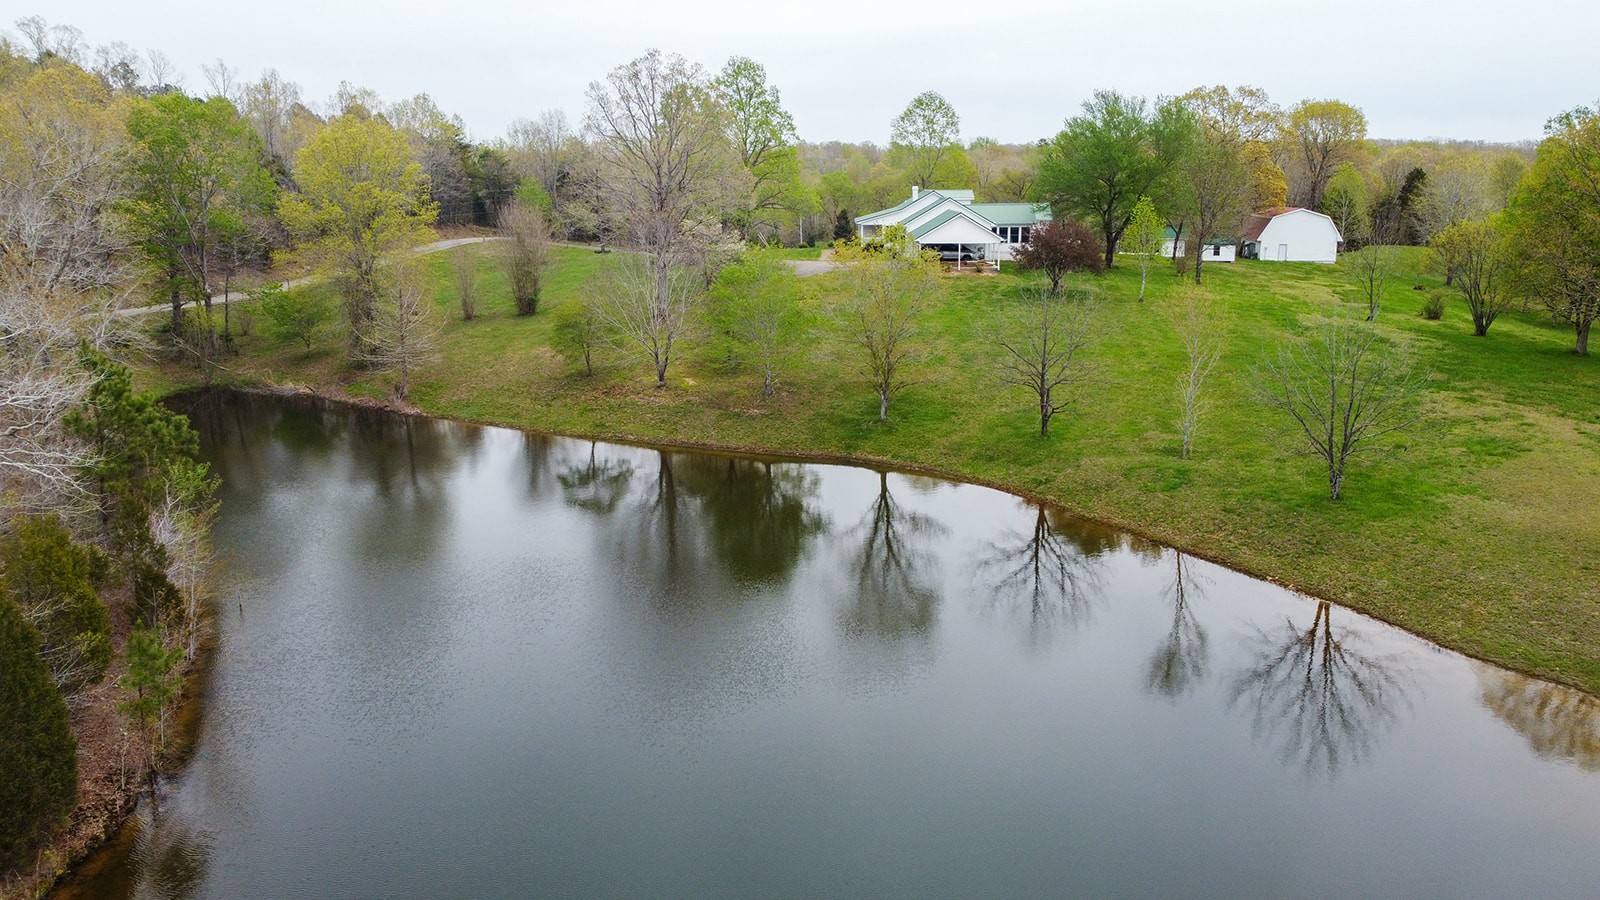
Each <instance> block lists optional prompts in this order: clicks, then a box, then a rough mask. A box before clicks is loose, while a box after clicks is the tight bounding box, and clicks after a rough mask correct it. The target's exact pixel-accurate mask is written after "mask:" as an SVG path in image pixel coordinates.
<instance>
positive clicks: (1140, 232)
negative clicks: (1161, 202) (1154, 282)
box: [1122, 197, 1166, 300]
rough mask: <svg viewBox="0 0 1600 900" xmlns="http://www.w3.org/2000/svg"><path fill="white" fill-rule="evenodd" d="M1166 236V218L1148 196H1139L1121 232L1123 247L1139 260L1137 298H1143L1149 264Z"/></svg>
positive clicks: (1153, 260) (1158, 254) (1159, 251)
mask: <svg viewBox="0 0 1600 900" xmlns="http://www.w3.org/2000/svg"><path fill="white" fill-rule="evenodd" d="M1165 236H1166V220H1165V219H1163V218H1161V214H1160V213H1158V212H1156V205H1155V204H1154V203H1152V202H1151V201H1150V198H1149V197H1140V198H1139V202H1138V203H1135V204H1134V205H1133V217H1132V218H1131V219H1129V220H1128V228H1127V230H1126V231H1124V232H1123V233H1122V241H1123V248H1124V249H1125V250H1126V251H1127V252H1129V253H1132V254H1133V255H1134V258H1136V259H1138V260H1139V299H1140V300H1143V299H1144V289H1145V285H1147V284H1148V283H1149V282H1150V266H1151V265H1153V264H1154V263H1155V259H1156V257H1157V256H1160V255H1161V245H1162V243H1163V242H1164V239H1165Z"/></svg>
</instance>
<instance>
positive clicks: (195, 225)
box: [121, 93, 276, 335]
mask: <svg viewBox="0 0 1600 900" xmlns="http://www.w3.org/2000/svg"><path fill="white" fill-rule="evenodd" d="M128 133H129V135H130V136H131V137H132V138H133V151H134V152H133V160H132V165H131V173H132V182H133V183H132V186H131V187H132V194H131V195H130V196H129V197H128V199H127V200H126V201H125V202H124V203H123V204H122V206H121V209H122V214H123V218H124V220H125V222H126V224H127V228H128V232H129V234H130V236H131V237H132V239H133V243H134V246H135V247H136V248H138V250H139V251H140V255H141V256H142V257H143V260H144V263H145V266H146V268H147V269H148V270H149V272H150V274H151V276H152V281H153V282H154V284H155V285H156V286H157V289H158V291H159V293H160V295H161V296H162V297H163V298H164V299H166V300H167V302H169V303H170V304H171V305H172V331H173V334H174V335H177V334H178V333H179V332H180V331H181V329H182V326H183V307H184V304H185V303H193V304H196V305H202V306H204V307H205V308H206V309H207V310H209V309H210V308H211V294H212V289H213V287H214V286H215V285H214V281H215V279H216V273H217V272H218V270H219V268H220V265H219V263H220V262H221V257H222V256H223V254H224V253H225V251H226V249H227V247H228V246H229V244H230V241H232V240H234V239H236V238H237V237H238V236H240V235H242V234H244V233H245V231H246V230H247V229H248V227H249V222H250V221H251V218H252V216H254V215H259V214H260V213H261V212H263V211H265V210H267V209H269V208H271V205H272V202H273V199H274V195H275V193H276V189H275V185H274V184H273V182H272V178H271V176H270V175H268V174H267V170H266V169H265V168H264V167H263V166H262V164H261V160H262V150H261V147H260V144H259V143H258V142H257V138H256V136H255V135H254V134H253V133H251V131H250V128H249V126H248V125H246V124H245V122H244V121H243V120H241V119H240V118H239V114H238V112H237V111H236V110H235V109H234V108H233V104H232V103H230V102H228V100H227V99H225V98H223V97H213V98H211V99H210V100H203V101H202V100H196V99H193V98H191V97H186V96H184V95H183V94H177V93H173V94H158V95H156V96H155V97H152V98H151V99H149V100H145V101H141V102H139V103H137V104H135V105H134V107H133V110H132V111H131V112H130V113H129V115H128Z"/></svg>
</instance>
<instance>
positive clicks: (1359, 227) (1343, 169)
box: [1322, 163, 1372, 248]
mask: <svg viewBox="0 0 1600 900" xmlns="http://www.w3.org/2000/svg"><path fill="white" fill-rule="evenodd" d="M1371 196H1372V195H1371V192H1370V191H1369V190H1368V189H1367V180H1366V179H1365V178H1362V177H1361V172H1360V171H1359V170H1358V169H1356V167H1355V166H1353V165H1351V164H1350V163H1345V164H1344V165H1342V166H1340V167H1339V169H1338V171H1336V172H1334V173H1333V177H1332V178H1329V179H1328V188H1327V190H1326V191H1324V192H1323V194H1322V211H1323V212H1324V213H1327V214H1328V218H1330V219H1332V220H1333V224H1334V225H1337V226H1338V227H1339V234H1340V236H1341V237H1343V238H1344V241H1345V246H1346V247H1347V248H1354V247H1359V246H1360V245H1361V244H1362V243H1363V242H1365V241H1366V239H1367V237H1368V236H1369V235H1370V234H1371V233H1372V202H1371Z"/></svg>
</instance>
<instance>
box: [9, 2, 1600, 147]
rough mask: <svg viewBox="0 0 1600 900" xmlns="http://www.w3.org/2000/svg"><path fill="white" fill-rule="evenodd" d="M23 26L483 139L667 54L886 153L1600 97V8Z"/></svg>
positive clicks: (774, 6) (948, 5)
mask: <svg viewBox="0 0 1600 900" xmlns="http://www.w3.org/2000/svg"><path fill="white" fill-rule="evenodd" d="M13 9H15V10H16V12H15V13H13V15H12V16H8V17H7V18H12V17H15V16H23V15H43V16H45V17H46V18H47V19H49V20H50V21H51V22H52V23H59V24H69V25H75V26H77V27H78V28H80V29H82V30H83V32H84V36H85V38H86V39H87V41H88V42H89V43H90V44H91V45H93V44H102V43H107V42H110V41H113V40H122V41H126V42H127V43H129V44H131V45H133V46H135V47H137V48H141V49H143V48H156V49H160V50H162V51H164V52H165V53H166V54H167V55H168V56H169V57H170V58H171V59H172V60H173V61H174V62H175V63H176V64H177V65H178V67H179V68H180V69H181V70H182V71H183V72H184V73H185V75H186V82H185V83H186V85H187V86H188V87H190V88H191V89H199V88H202V87H203V86H204V80H203V79H202V77H201V75H200V65H201V64H202V63H204V62H207V61H209V60H212V59H215V58H216V57H219V56H220V57H222V58H223V59H224V60H226V61H227V62H228V63H229V64H230V65H232V66H234V67H236V68H238V69H241V70H243V72H244V73H245V74H246V75H248V76H252V77H253V76H255V75H257V74H259V72H260V71H261V70H262V69H263V68H265V67H268V66H273V67H276V68H277V69H278V70H279V71H280V72H282V73H283V75H284V76H285V77H287V78H289V79H291V80H294V81H297V82H299V83H300V84H301V86H302V88H303V89H304V93H305V95H306V97H308V98H311V99H317V100H321V99H323V98H326V97H328V96H329V95H331V94H332V93H333V90H334V88H335V87H336V86H337V85H338V83H339V81H340V80H348V81H351V82H353V83H355V84H359V85H363V86H366V87H370V88H373V89H374V90H376V91H378V93H379V94H381V95H382V96H383V97H384V98H385V99H399V98H402V97H407V96H410V95H413V94H416V93H418V92H427V93H430V94H432V95H433V96H434V98H435V100H437V101H438V103H439V105H440V106H441V107H443V108H444V109H445V110H447V111H450V112H455V113H458V114H460V115H461V116H462V118H463V119H465V120H466V123H467V126H468V128H469V130H470V131H471V133H472V135H473V136H474V137H475V138H478V139H486V138H492V137H494V136H497V135H499V134H501V133H503V131H504V129H505V126H506V124H507V123H508V122H510V121H511V120H513V119H516V118H519V117H532V116H534V115H536V114H537V113H538V112H540V111H541V110H544V109H550V108H560V109H563V110H565V111H566V112H567V115H568V117H569V118H570V119H571V120H572V121H573V122H574V124H577V123H579V122H581V119H582V112H583V105H584V100H583V92H584V88H585V86H586V85H587V84H588V83H589V82H590V81H593V80H595V79H597V78H600V77H601V76H603V75H604V74H605V73H606V72H607V71H609V70H610V69H611V68H612V67H613V66H615V65H617V64H618V63H621V62H624V61H626V60H628V59H631V58H633V57H635V56H638V55H639V54H641V53H642V52H643V51H644V50H646V49H647V48H650V47H659V48H660V49H662V50H664V51H668V52H677V53H681V54H683V55H685V56H687V57H689V58H690V59H692V60H695V61H698V62H701V63H703V64H705V65H706V66H707V67H708V68H713V69H714V68H717V67H720V66H721V64H722V63H723V61H725V60H726V59H727V58H728V57H729V56H732V55H745V56H751V57H753V58H755V59H757V60H759V61H761V62H762V63H764V64H765V65H766V67H767V71H768V74H769V77H770V78H771V80H772V81H773V83H774V84H776V85H777V86H778V87H779V88H780V90H781V91H782V92H783V99H784V102H785V104H786V105H787V106H788V107H789V109H790V111H791V112H793V114H794V117H795V121H796V123H797V125H798V127H799V130H800V134H801V136H802V137H803V138H806V139H808V140H828V139H835V138H837V139H841V140H850V141H860V140H870V141H876V142H878V143H886V142H887V140H888V130H889V120H890V119H891V118H892V117H893V116H894V115H895V114H896V113H898V112H899V111H900V110H901V109H902V108H904V106H905V104H906V103H907V102H908V101H909V100H910V99H911V98H912V97H913V96H915V95H916V94H918V93H920V92H922V91H925V90H936V91H939V92H940V93H942V94H944V95H945V96H946V97H947V98H949V100H950V101H951V102H952V103H953V104H954V105H955V107H956V109H957V110H958V111H959V112H960V114H961V122H962V133H963V136H964V137H965V138H969V139H970V138H972V137H975V136H977V135H990V136H993V137H997V138H999V139H1000V140H1003V141H1030V140H1034V139H1037V138H1039V137H1044V136H1048V135H1051V134H1053V133H1054V132H1055V131H1056V130H1058V129H1059V128H1060V125H1061V121H1062V120H1063V119H1064V118H1065V117H1066V116H1068V115H1070V114H1072V113H1073V112H1075V111H1076V110H1077V108H1078V105H1079V104H1080V103H1081V102H1082V101H1083V99H1084V98H1085V97H1087V96H1088V95H1089V93H1090V92H1091V91H1093V90H1094V89H1096V88H1102V87H1114V88H1116V89H1118V90H1121V91H1124V92H1129V93H1136V94H1148V95H1155V94H1163V93H1169V94H1170V93H1179V92H1182V91H1184V90H1187V89H1189V88H1191V87H1194V86H1196V85H1199V84H1218V83H1220V84H1229V85H1235V84H1252V85H1256V86H1258V87H1262V88H1265V89H1266V90H1267V91H1268V92H1269V93H1270V94H1271V95H1272V97H1273V98H1274V99H1276V100H1278V101H1279V102H1281V103H1283V104H1285V105H1288V104H1290V103H1293V102H1294V101H1296V100H1299V99H1302V98H1305V97H1333V98H1337V99H1341V100H1345V101H1347V102H1350V103H1353V104H1355V105H1356V106H1359V107H1360V108H1361V109H1363V110H1364V111H1365V112H1366V114H1367V118H1368V121H1369V123H1370V133H1371V135H1372V136H1373V137H1385V138H1424V137H1450V138H1470V139H1480V140H1492V141H1514V140H1529V139H1536V138H1537V137H1539V135H1540V132H1541V129H1542V127H1543V123H1544V121H1545V120H1546V119H1547V118H1549V117H1550V116H1551V115H1553V114H1555V113H1557V112H1560V111H1562V110H1564V109H1569V108H1571V107H1573V106H1577V105H1580V104H1586V103H1593V102H1595V99H1596V97H1597V96H1600V78H1596V77H1595V75H1596V68H1595V66H1594V62H1593V60H1594V53H1595V51H1594V47H1593V41H1594V40H1595V36H1596V34H1597V33H1600V29H1597V28H1596V26H1597V25H1600V4H1596V3H1594V2H1593V0H1522V2H1519V3H1509V4H1508V3H1505V2H1495V3H1490V2H1487V0H1454V2H1448V0H1427V2H1423V0H1340V2H1328V0H1324V2H1321V3H1308V2H1305V0H1279V2H1277V3H1266V2H1260V3H1233V2H1220V3H1196V2H1194V0H1137V2H1132V3H1118V2H1114V0H1096V2H1084V0H1058V2H1048V0H1046V2H1039V0H1009V2H1008V0H1002V2H990V3H976V2H950V0H917V2H899V0H896V2H893V3H890V2H873V0H866V2H856V3H816V2H812V3H805V4H801V3H794V2H788V3H785V2H781V0H780V2H770V0H767V2H763V0H746V2H738V3H735V2H728V0H716V2H705V3H695V2H678V3H667V2H661V0H657V2H641V0H568V2H563V3H559V4H556V3H546V2H541V0H531V2H522V3H486V2H475V3H465V2H456V3H439V2H421V0H387V2H371V0H316V2H313V0H268V2H265V3H250V4H244V3H237V2H232V3H230V2H227V0H224V2H221V3H218V2H216V0H212V2H205V3H202V2H196V0H147V2H128V0H50V2H48V3H44V2H40V0H22V2H21V3H18V4H16V5H15V6H13Z"/></svg>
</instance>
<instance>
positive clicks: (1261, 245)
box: [1242, 206, 1344, 263]
mask: <svg viewBox="0 0 1600 900" xmlns="http://www.w3.org/2000/svg"><path fill="white" fill-rule="evenodd" d="M1342 240H1344V237H1343V236H1342V235H1340V234H1339V227H1338V226H1337V225H1335V224H1333V220H1332V219H1330V218H1328V217H1327V216H1325V215H1323V214H1322V213H1319V212H1317V211H1316V210H1313V209H1302V208H1300V207H1298V206H1291V207H1287V208H1285V209H1269V210H1265V211H1263V212H1258V213H1256V214H1255V215H1253V216H1251V217H1250V222H1249V223H1248V224H1247V225H1246V226H1245V231H1244V238H1243V241H1242V243H1243V246H1244V253H1243V256H1244V257H1245V258H1246V259H1270V260H1274V261H1276V262H1319V263H1332V262H1337V261H1338V259H1339V242H1340V241H1342Z"/></svg>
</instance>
